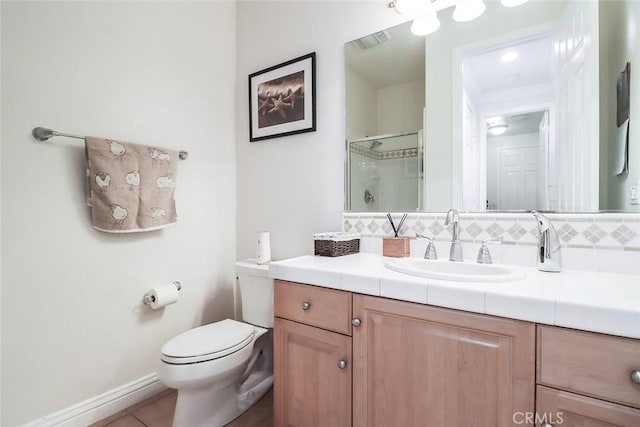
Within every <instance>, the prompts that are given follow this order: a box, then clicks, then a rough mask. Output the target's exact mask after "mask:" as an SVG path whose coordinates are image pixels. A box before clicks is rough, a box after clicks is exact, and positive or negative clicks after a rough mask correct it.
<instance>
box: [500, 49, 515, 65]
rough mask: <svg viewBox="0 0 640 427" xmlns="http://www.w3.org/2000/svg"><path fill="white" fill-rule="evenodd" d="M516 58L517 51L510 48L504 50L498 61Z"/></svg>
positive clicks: (508, 60) (509, 60)
mask: <svg viewBox="0 0 640 427" xmlns="http://www.w3.org/2000/svg"><path fill="white" fill-rule="evenodd" d="M516 59H518V52H514V51H512V50H511V51H509V52H506V53H505V54H504V55H502V56H501V57H500V61H502V62H511V61H515V60H516Z"/></svg>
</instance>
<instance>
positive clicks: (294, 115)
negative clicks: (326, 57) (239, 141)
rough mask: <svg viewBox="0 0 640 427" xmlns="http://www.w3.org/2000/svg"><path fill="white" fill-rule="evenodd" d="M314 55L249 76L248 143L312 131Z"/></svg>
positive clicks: (314, 93)
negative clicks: (249, 141)
mask: <svg viewBox="0 0 640 427" xmlns="http://www.w3.org/2000/svg"><path fill="white" fill-rule="evenodd" d="M315 72H316V53H315V52H312V53H310V54H308V55H304V56H301V57H299V58H295V59H292V60H291V61H287V62H283V63H282V64H278V65H275V66H273V67H270V68H267V69H265V70H262V71H258V72H256V73H253V74H251V75H249V121H250V124H251V128H250V135H249V136H250V140H251V142H254V141H260V140H263V139H269V138H278V137H281V136H286V135H294V134H297V133H303V132H313V131H315V130H316V82H315Z"/></svg>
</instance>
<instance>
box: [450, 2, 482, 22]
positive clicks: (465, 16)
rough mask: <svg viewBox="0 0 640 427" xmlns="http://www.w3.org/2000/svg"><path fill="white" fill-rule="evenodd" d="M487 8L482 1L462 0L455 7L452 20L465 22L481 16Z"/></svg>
mask: <svg viewBox="0 0 640 427" xmlns="http://www.w3.org/2000/svg"><path fill="white" fill-rule="evenodd" d="M486 9H487V6H486V5H485V4H484V2H483V1H482V0H463V1H461V2H459V3H458V4H457V5H456V8H455V9H454V11H453V20H454V21H458V22H467V21H471V20H472V19H476V18H477V17H478V16H480V15H482V14H483V13H484V11H485V10H486Z"/></svg>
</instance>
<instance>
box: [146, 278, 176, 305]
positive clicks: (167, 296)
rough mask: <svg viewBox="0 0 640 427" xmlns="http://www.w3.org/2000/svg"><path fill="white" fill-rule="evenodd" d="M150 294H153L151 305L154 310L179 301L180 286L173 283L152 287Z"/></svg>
mask: <svg viewBox="0 0 640 427" xmlns="http://www.w3.org/2000/svg"><path fill="white" fill-rule="evenodd" d="M149 295H151V303H150V304H149V306H150V307H151V308H152V309H154V310H155V309H158V308H162V307H164V306H166V305H169V304H173V303H174V302H178V288H177V287H176V286H175V285H174V284H173V283H169V284H168V285H164V286H158V287H155V288H151V289H149Z"/></svg>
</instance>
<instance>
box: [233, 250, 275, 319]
mask: <svg viewBox="0 0 640 427" xmlns="http://www.w3.org/2000/svg"><path fill="white" fill-rule="evenodd" d="M236 276H237V277H238V283H239V285H240V298H241V301H242V320H244V321H245V322H247V323H251V324H253V325H257V326H262V327H263V328H273V279H272V278H270V277H269V266H268V265H258V263H257V262H256V260H255V259H247V260H244V261H238V262H236Z"/></svg>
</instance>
